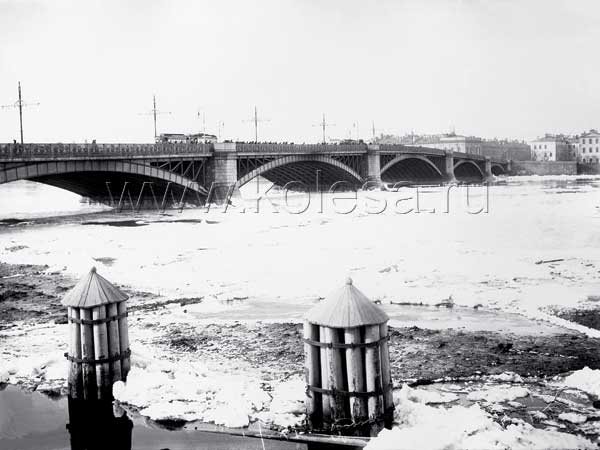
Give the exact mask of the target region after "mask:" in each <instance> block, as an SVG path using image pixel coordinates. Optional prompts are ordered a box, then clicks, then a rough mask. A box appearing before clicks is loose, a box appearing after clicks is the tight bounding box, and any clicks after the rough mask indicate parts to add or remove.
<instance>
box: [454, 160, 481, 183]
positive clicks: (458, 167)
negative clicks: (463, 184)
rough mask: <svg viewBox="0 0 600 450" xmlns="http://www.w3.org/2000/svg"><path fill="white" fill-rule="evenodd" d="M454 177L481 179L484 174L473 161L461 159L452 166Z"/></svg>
mask: <svg viewBox="0 0 600 450" xmlns="http://www.w3.org/2000/svg"><path fill="white" fill-rule="evenodd" d="M454 176H455V177H456V178H457V179H459V180H460V179H463V180H464V179H467V180H468V179H471V180H472V179H480V180H481V179H483V178H485V174H484V173H483V171H482V170H481V167H479V164H477V163H476V162H475V161H473V160H471V159H461V160H460V161H458V162H457V163H455V164H454Z"/></svg>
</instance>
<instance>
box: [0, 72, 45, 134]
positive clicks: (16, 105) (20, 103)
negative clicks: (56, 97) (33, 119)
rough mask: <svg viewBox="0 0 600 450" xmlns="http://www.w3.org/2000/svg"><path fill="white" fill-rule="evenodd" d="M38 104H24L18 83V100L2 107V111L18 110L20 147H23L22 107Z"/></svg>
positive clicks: (36, 104)
mask: <svg viewBox="0 0 600 450" xmlns="http://www.w3.org/2000/svg"><path fill="white" fill-rule="evenodd" d="M38 105H39V103H25V102H23V99H22V97H21V82H20V81H19V99H18V100H17V101H16V102H14V103H12V104H10V105H2V109H6V108H19V130H20V132H21V145H23V107H24V106H38Z"/></svg>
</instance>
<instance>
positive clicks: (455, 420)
mask: <svg viewBox="0 0 600 450" xmlns="http://www.w3.org/2000/svg"><path fill="white" fill-rule="evenodd" d="M394 421H395V425H394V428H393V429H392V430H385V429H384V430H382V431H381V433H379V435H378V436H377V437H376V438H375V439H373V440H372V441H371V442H370V443H369V444H368V445H367V446H366V447H365V450H404V449H406V450H409V449H410V450H412V449H415V448H419V449H423V450H446V449H464V450H468V449H473V450H475V449H497V450H508V449H511V450H530V449H540V450H542V449H543V450H550V449H561V450H562V449H565V448H577V449H594V448H597V447H596V444H594V443H593V442H591V441H589V440H587V439H585V438H582V437H579V436H574V435H571V434H567V433H561V432H558V431H549V430H541V429H537V428H534V427H532V426H531V425H528V424H526V423H524V422H523V421H518V423H511V424H509V425H507V426H506V427H503V426H502V425H500V424H498V423H497V422H495V421H494V420H493V419H492V417H491V416H490V415H489V414H488V413H487V412H485V411H484V410H483V409H481V408H480V407H479V405H477V404H474V405H472V406H470V407H464V406H451V407H449V408H445V407H433V406H428V405H427V404H425V403H424V402H423V401H421V399H420V398H419V396H415V395H414V393H413V392H412V389H410V388H408V387H407V386H404V387H402V390H401V392H400V393H399V395H398V396H397V404H396V409H395V411H394Z"/></svg>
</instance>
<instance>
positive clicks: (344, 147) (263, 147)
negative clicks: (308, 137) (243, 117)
mask: <svg viewBox="0 0 600 450" xmlns="http://www.w3.org/2000/svg"><path fill="white" fill-rule="evenodd" d="M235 146H236V150H237V153H251V154H271V153H273V154H281V155H284V154H302V153H304V154H311V153H321V154H331V153H344V154H349V153H354V154H356V153H367V144H277V143H275V144H266V143H258V144H252V143H236V144H235Z"/></svg>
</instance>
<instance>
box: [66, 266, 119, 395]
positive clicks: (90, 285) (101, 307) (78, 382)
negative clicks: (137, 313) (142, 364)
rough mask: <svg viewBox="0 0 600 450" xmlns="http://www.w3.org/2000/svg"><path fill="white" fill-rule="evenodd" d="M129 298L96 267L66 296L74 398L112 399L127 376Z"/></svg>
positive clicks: (71, 384)
mask: <svg viewBox="0 0 600 450" xmlns="http://www.w3.org/2000/svg"><path fill="white" fill-rule="evenodd" d="M127 298H128V297H127V295H126V294H124V293H123V292H121V291H120V290H119V289H118V288H117V287H115V286H114V285H113V284H112V283H110V282H109V281H108V280H106V279H105V278H104V277H102V276H100V275H99V274H98V272H97V271H96V268H95V267H92V269H91V270H90V272H89V273H88V274H87V275H86V276H85V277H83V278H82V279H81V280H79V282H78V283H77V284H76V285H75V287H73V289H71V290H70V291H69V292H68V293H67V294H66V295H65V297H64V298H63V301H62V304H63V305H65V306H67V307H68V319H69V331H70V335H71V343H70V350H69V353H65V356H66V357H67V359H68V360H69V361H70V363H71V366H70V370H69V396H70V397H71V398H73V399H84V400H95V399H108V398H111V397H112V385H113V383H114V382H115V381H124V380H125V379H126V378H127V373H128V372H129V367H130V361H129V355H130V353H131V352H130V350H129V333H128V330H127Z"/></svg>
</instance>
